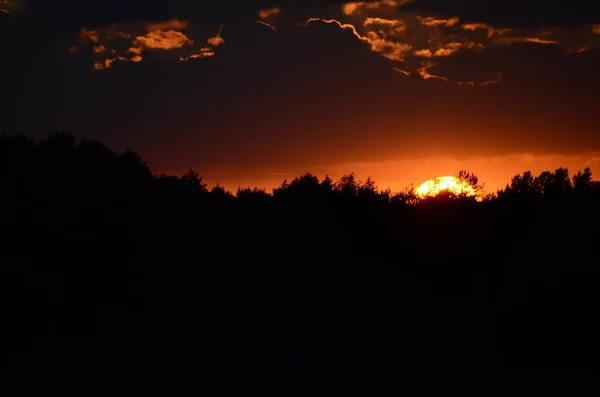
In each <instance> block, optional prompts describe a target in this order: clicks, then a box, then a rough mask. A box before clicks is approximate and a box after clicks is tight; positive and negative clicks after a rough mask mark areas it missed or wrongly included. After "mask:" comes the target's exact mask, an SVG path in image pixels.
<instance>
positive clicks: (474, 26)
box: [460, 23, 510, 37]
mask: <svg viewBox="0 0 600 397" xmlns="http://www.w3.org/2000/svg"><path fill="white" fill-rule="evenodd" d="M460 27H461V28H463V29H464V30H470V31H476V30H478V29H481V30H485V31H487V36H488V37H493V36H499V35H503V34H506V33H508V32H510V29H508V28H505V29H494V28H493V27H491V26H490V25H487V24H485V23H465V24H462V25H461V26H460Z"/></svg>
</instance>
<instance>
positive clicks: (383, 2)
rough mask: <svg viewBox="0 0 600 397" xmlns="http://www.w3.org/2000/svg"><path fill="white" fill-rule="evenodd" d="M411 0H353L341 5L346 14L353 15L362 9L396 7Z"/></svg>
mask: <svg viewBox="0 0 600 397" xmlns="http://www.w3.org/2000/svg"><path fill="white" fill-rule="evenodd" d="M411 1H412V0H380V1H369V2H366V1H354V2H349V3H345V4H343V5H342V11H343V12H344V14H346V15H355V14H357V13H361V12H363V11H364V10H378V9H382V8H396V7H398V6H401V5H404V4H408V3H410V2H411Z"/></svg>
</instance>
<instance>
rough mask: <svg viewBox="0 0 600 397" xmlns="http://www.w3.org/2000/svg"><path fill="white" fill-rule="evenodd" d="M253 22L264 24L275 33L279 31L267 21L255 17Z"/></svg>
mask: <svg viewBox="0 0 600 397" xmlns="http://www.w3.org/2000/svg"><path fill="white" fill-rule="evenodd" d="M254 22H256V23H257V24H259V25H263V26H266V27H268V28H269V29H271V30H272V31H273V32H275V34H279V32H278V31H277V28H276V27H275V26H273V25H271V24H270V23H268V22H265V21H260V20H258V19H257V20H255V21H254Z"/></svg>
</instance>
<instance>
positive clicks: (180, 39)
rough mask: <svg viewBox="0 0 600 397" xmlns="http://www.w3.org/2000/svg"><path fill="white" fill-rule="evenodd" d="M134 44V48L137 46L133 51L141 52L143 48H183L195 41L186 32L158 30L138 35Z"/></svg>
mask: <svg viewBox="0 0 600 397" xmlns="http://www.w3.org/2000/svg"><path fill="white" fill-rule="evenodd" d="M133 44H134V47H133V48H135V51H133V52H135V53H139V52H140V51H141V50H142V49H154V50H157V49H161V50H171V49H174V48H181V47H183V46H185V45H192V44H194V42H193V41H192V40H190V38H188V37H187V36H186V35H185V34H183V33H181V32H178V31H176V30H166V31H163V30H157V31H154V32H150V33H148V34H146V35H145V36H137V37H136V38H135V40H134V41H133ZM138 50H140V51H138Z"/></svg>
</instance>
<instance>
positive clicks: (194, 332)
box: [0, 132, 600, 383]
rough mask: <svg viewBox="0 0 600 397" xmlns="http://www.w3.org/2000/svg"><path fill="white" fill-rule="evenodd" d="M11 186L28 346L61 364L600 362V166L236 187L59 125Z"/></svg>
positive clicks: (16, 348) (16, 288)
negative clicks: (449, 179)
mask: <svg viewBox="0 0 600 397" xmlns="http://www.w3.org/2000/svg"><path fill="white" fill-rule="evenodd" d="M456 178H458V179H459V180H461V181H465V182H466V183H468V184H469V185H470V186H471V187H472V188H473V189H474V190H475V191H478V192H480V191H482V189H483V186H482V185H481V184H480V182H479V180H478V178H477V177H476V175H475V174H473V173H471V172H468V171H464V170H463V171H460V172H458V173H457V175H456ZM0 187H1V195H0V211H1V212H0V214H1V215H0V216H1V224H2V226H3V237H2V240H3V243H4V244H3V249H2V254H1V261H2V263H3V269H4V271H3V273H4V276H3V280H4V283H3V284H4V285H3V292H4V294H5V299H6V302H12V303H11V304H10V309H9V310H8V313H7V317H6V318H7V321H8V322H7V323H8V324H11V325H10V335H11V341H12V342H11V348H10V349H9V350H10V351H12V352H13V353H15V357H20V354H21V353H23V352H27V354H29V356H28V357H35V359H28V360H26V361H27V362H20V364H16V363H17V361H15V368H20V367H19V365H22V366H25V365H27V366H31V365H34V364H32V363H35V366H36V368H37V370H38V371H40V373H42V372H43V371H42V368H45V370H48V371H50V370H49V369H48V368H50V367H52V368H53V369H52V371H50V372H48V373H51V374H52V375H47V376H48V377H51V378H53V381H54V382H60V379H62V378H61V376H62V375H60V374H64V373H63V372H61V371H62V370H60V369H58V368H63V369H64V371H67V370H66V369H65V368H69V370H68V371H71V372H69V373H73V372H72V371H76V372H77V371H79V372H77V373H78V374H79V375H78V376H79V378H78V379H80V380H79V381H80V382H83V383H84V382H86V379H91V378H90V377H93V376H96V375H98V373H99V372H95V374H94V371H86V370H84V369H83V367H82V366H80V365H74V364H73V363H82V362H89V363H95V364H94V365H96V364H97V365H99V364H98V363H100V362H110V363H111V364H110V365H111V368H112V370H111V371H112V373H113V376H112V378H111V382H117V379H118V381H119V382H121V381H123V382H134V383H135V382H138V381H139V382H141V383H143V382H146V381H147V378H149V379H152V381H154V382H159V380H160V379H163V378H168V377H169V376H171V375H170V374H172V373H175V372H176V373H177V374H181V373H187V372H190V371H193V370H199V368H211V369H213V370H214V369H215V368H227V370H231V369H232V368H234V367H235V368H242V369H245V370H250V369H251V368H256V367H261V368H276V369H277V371H280V372H281V371H283V372H285V371H287V370H288V369H289V368H291V367H294V366H300V367H302V368H305V370H306V371H309V369H310V370H311V371H312V370H316V369H319V368H326V367H327V368H337V369H339V371H341V372H344V371H345V372H344V373H346V374H350V373H352V374H354V375H353V376H361V377H368V376H371V375H369V374H374V373H380V371H381V370H382V368H386V370H390V369H392V368H395V367H399V366H413V367H414V366H416V367H419V366H431V365H435V366H444V365H454V364H456V363H460V364H464V365H473V364H475V365H482V366H525V367H528V366H555V367H564V366H594V365H595V364H594V362H595V361H596V360H595V357H596V355H597V354H598V353H599V352H600V349H599V346H598V338H597V337H596V336H595V335H597V332H598V331H600V329H598V326H597V325H596V324H595V322H594V321H593V317H594V316H593V313H594V312H595V308H596V305H597V304H598V302H599V295H598V288H597V285H598V270H597V264H598V252H597V250H596V249H595V248H594V247H595V243H596V242H597V241H596V240H597V236H596V231H597V230H598V225H599V223H598V221H599V220H600V205H599V204H600V202H599V201H598V200H599V199H600V183H599V182H598V181H595V180H594V179H593V177H592V173H591V171H590V169H585V170H580V171H577V172H576V173H574V174H572V175H570V174H569V171H568V170H567V169H565V168H558V169H556V170H554V171H544V172H542V173H540V174H539V175H534V174H532V173H531V172H530V171H525V172H523V173H522V174H519V175H515V176H514V177H513V178H512V179H511V180H510V181H508V183H507V185H506V187H505V188H504V189H502V190H500V191H498V192H496V193H494V194H490V195H487V196H485V197H484V199H483V200H481V201H478V200H476V199H475V197H473V196H468V195H461V194H455V193H453V192H449V191H442V192H441V193H440V194H438V195H436V196H434V197H425V198H423V197H418V196H417V195H416V193H415V190H414V188H412V187H407V188H406V189H405V190H404V191H401V192H391V191H390V190H383V189H380V188H378V186H377V185H376V183H375V181H373V180H372V179H370V178H368V179H367V180H365V181H359V180H357V179H356V177H355V175H354V174H352V173H349V174H347V175H345V176H343V177H342V178H341V179H339V180H333V179H331V178H329V177H325V178H323V179H319V178H317V177H316V176H315V175H312V174H310V173H306V174H303V175H300V176H298V177H296V178H294V179H293V180H291V181H287V180H286V181H283V182H282V184H281V186H279V187H277V188H276V189H273V191H272V192H268V191H266V190H264V189H260V188H250V187H247V188H242V187H240V188H238V189H237V191H236V192H233V193H232V192H229V191H226V190H225V189H224V188H223V187H221V186H219V185H216V186H213V187H209V186H207V184H206V183H204V182H203V178H202V176H201V175H200V174H198V173H197V172H195V171H193V170H190V171H188V172H187V173H185V174H183V175H181V176H175V175H155V174H153V173H152V172H151V170H150V168H149V167H148V166H147V164H146V163H145V162H144V160H143V159H142V158H141V157H140V156H139V155H138V154H137V153H135V152H133V151H131V150H126V151H124V152H121V153H116V152H115V151H113V150H111V149H110V148H109V147H107V146H106V145H104V144H102V143H100V142H98V141H93V140H77V139H76V137H75V136H74V135H72V134H69V133H65V132H59V133H53V134H51V135H49V136H48V137H47V138H46V139H44V140H42V141H40V142H34V141H33V140H31V139H29V138H27V137H26V136H23V135H11V136H8V135H2V136H0ZM149 346H151V348H150V347H149ZM58 356H60V357H61V358H62V360H60V361H61V362H62V361H64V362H65V363H64V364H60V365H59V364H57V362H54V361H53V359H52V357H58ZM119 357H120V358H119ZM53 362H54V364H51V363H53ZM134 363H135V364H134ZM294 363H295V364H294ZM298 363H299V364H298ZM131 368H136V369H135V370H131ZM282 368H283V369H282ZM306 368H308V369H306ZM342 369H343V371H342ZM177 371H178V372H177ZM290 371H291V370H290ZM65 373H66V372H65ZM119 374H120V375H119ZM286 376H287V375H286Z"/></svg>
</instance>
